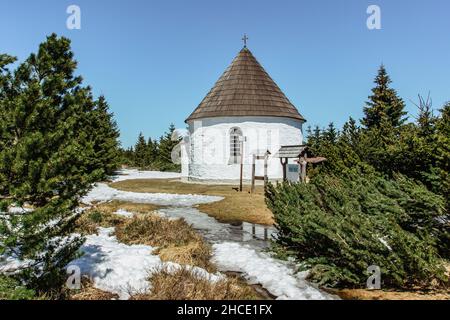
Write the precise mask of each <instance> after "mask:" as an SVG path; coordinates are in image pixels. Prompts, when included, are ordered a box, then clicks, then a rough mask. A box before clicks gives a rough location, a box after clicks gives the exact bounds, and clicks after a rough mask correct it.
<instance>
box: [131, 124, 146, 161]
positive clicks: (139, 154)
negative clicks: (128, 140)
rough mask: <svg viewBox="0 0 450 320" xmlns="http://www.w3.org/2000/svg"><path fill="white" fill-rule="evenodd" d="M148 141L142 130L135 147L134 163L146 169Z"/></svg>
mask: <svg viewBox="0 0 450 320" xmlns="http://www.w3.org/2000/svg"><path fill="white" fill-rule="evenodd" d="M146 160H147V143H146V142H145V138H144V135H143V134H142V132H140V133H139V137H138V141H137V142H136V145H135V147H134V164H135V166H137V167H139V168H141V169H144V168H145V167H146V166H147V162H146Z"/></svg>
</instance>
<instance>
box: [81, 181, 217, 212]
mask: <svg viewBox="0 0 450 320" xmlns="http://www.w3.org/2000/svg"><path fill="white" fill-rule="evenodd" d="M222 199H223V198H222V197H215V196H203V195H192V194H170V193H141V192H129V191H120V190H117V189H113V188H111V187H109V186H108V185H107V184H105V183H98V184H97V185H96V186H95V187H94V188H93V189H92V190H91V192H89V194H88V195H87V196H85V197H84V198H83V199H82V201H83V202H84V203H86V204H91V203H92V202H93V201H101V202H105V201H111V200H119V201H128V202H134V203H152V204H157V205H162V206H178V207H190V206H194V205H197V204H202V203H210V202H215V201H220V200H222Z"/></svg>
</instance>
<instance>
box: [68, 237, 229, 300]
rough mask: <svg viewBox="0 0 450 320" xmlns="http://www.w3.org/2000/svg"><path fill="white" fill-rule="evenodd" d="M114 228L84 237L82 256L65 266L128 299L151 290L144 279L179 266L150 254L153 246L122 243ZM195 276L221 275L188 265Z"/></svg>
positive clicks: (96, 284)
mask: <svg viewBox="0 0 450 320" xmlns="http://www.w3.org/2000/svg"><path fill="white" fill-rule="evenodd" d="M113 232H114V228H99V229H98V235H89V236H87V237H86V242H85V244H84V245H83V246H82V247H81V250H82V251H83V252H84V255H83V256H82V257H81V258H79V259H77V260H74V261H72V262H71V263H70V264H69V265H71V266H78V267H79V268H80V270H81V273H82V274H83V275H88V276H89V277H90V279H91V280H92V281H93V283H94V286H95V287H96V288H98V289H100V290H103V291H108V292H112V293H116V294H118V295H119V298H120V299H128V298H129V297H130V295H131V294H134V293H142V292H145V291H148V290H150V289H151V286H150V283H149V282H148V281H147V279H148V278H149V277H150V276H151V274H152V273H154V272H157V271H158V270H161V268H167V270H169V272H170V271H176V270H177V269H179V268H181V267H182V266H181V265H179V264H176V263H172V262H169V263H164V262H162V261H161V259H160V258H159V256H157V255H153V254H152V252H153V250H155V249H156V248H153V247H151V246H147V245H126V244H123V243H120V242H118V241H117V238H116V237H115V236H113V235H112V233H113ZM188 269H190V270H191V271H192V272H193V273H194V274H195V275H197V276H198V277H203V278H204V279H208V280H210V281H217V280H219V279H222V278H223V275H220V274H210V273H208V272H207V271H206V270H204V269H201V268H198V267H190V266H188Z"/></svg>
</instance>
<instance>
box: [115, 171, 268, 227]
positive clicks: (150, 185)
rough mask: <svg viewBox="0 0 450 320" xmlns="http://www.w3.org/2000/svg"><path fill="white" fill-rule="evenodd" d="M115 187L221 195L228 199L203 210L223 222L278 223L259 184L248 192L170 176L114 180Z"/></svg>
mask: <svg viewBox="0 0 450 320" xmlns="http://www.w3.org/2000/svg"><path fill="white" fill-rule="evenodd" d="M111 187H113V188H116V189H119V190H123V191H133V192H153V193H158V192H162V193H174V194H201V195H211V196H221V197H224V198H225V199H224V200H222V201H219V202H214V203H208V204H202V205H200V206H199V209H200V210H201V211H202V212H205V213H207V214H208V215H210V216H212V217H214V218H216V219H217V220H219V221H221V222H228V223H233V222H240V221H246V222H249V223H257V224H263V225H272V224H273V222H274V221H273V215H272V213H271V212H270V210H269V209H268V208H267V206H266V203H265V200H264V190H263V187H262V186H257V187H256V192H255V193H254V194H250V193H249V190H250V189H249V186H245V187H244V192H237V191H236V190H234V189H235V187H233V186H230V185H210V184H199V183H185V182H181V181H180V180H168V179H149V180H125V181H120V182H116V183H113V184H111Z"/></svg>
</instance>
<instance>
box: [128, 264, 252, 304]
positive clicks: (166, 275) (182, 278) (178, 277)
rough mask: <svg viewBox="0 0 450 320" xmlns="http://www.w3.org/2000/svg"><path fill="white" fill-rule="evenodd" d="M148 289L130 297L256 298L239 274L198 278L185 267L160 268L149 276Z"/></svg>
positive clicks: (181, 298)
mask: <svg viewBox="0 0 450 320" xmlns="http://www.w3.org/2000/svg"><path fill="white" fill-rule="evenodd" d="M149 281H150V283H151V287H152V289H151V292H149V293H145V294H138V295H134V296H132V297H131V299H132V300H259V299H261V297H260V296H259V295H258V294H257V293H256V292H255V291H254V290H253V288H252V287H250V286H248V285H246V284H244V283H243V282H241V281H240V280H239V279H238V278H225V279H223V280H220V281H217V282H211V281H209V280H206V279H203V278H200V277H199V276H198V275H196V274H194V273H193V272H192V271H190V270H188V269H187V268H181V269H178V270H176V271H169V270H167V269H162V270H160V271H159V272H158V273H156V274H153V275H152V277H151V278H150V279H149Z"/></svg>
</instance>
